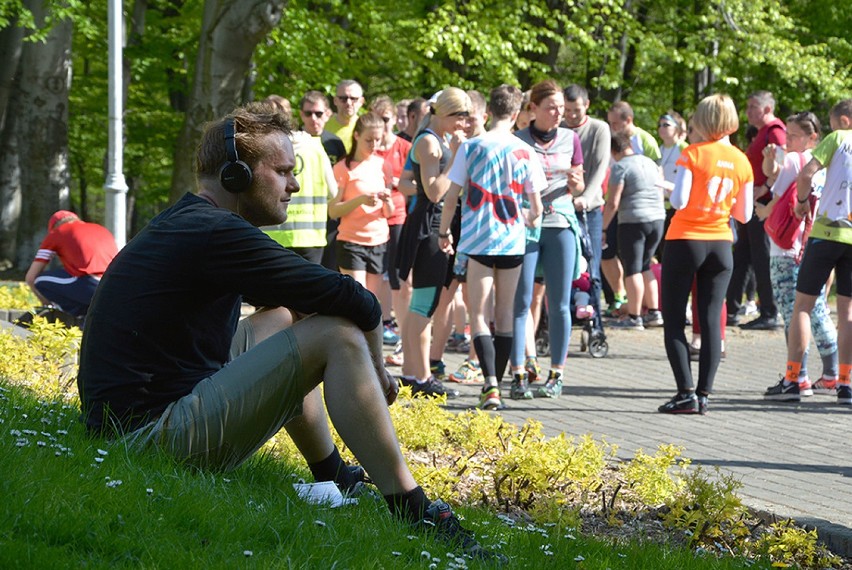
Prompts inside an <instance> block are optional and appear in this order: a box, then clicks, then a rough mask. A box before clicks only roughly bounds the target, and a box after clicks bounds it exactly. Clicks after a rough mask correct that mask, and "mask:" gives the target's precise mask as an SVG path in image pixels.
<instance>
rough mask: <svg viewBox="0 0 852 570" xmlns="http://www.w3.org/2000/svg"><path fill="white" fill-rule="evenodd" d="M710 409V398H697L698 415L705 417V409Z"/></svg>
mask: <svg viewBox="0 0 852 570" xmlns="http://www.w3.org/2000/svg"><path fill="white" fill-rule="evenodd" d="M709 407H710V398H708V397H707V396H698V413H699V414H701V415H702V416H704V415H707V408H709Z"/></svg>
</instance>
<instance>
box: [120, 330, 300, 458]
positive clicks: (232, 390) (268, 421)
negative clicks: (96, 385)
mask: <svg viewBox="0 0 852 570" xmlns="http://www.w3.org/2000/svg"><path fill="white" fill-rule="evenodd" d="M255 344H256V343H255V340H254V331H253V329H252V327H251V322H250V321H249V319H243V320H242V321H240V324H239V325H238V327H237V332H236V333H235V334H234V339H233V342H232V343H231V361H230V362H229V363H228V364H226V365H225V367H224V368H222V369H221V370H219V371H218V372H216V373H215V374H213V375H212V376H210V377H209V378H206V379H204V380H202V381H201V382H199V383H198V384H196V385H195V388H193V390H192V392H190V393H189V394H187V395H186V396H184V397H183V398H181V399H179V400H176V401H175V402H172V403H171V404H169V406H168V407H167V408H166V409H165V411H164V412H163V415H161V416H160V417H159V418H158V419H156V420H154V421H152V422H151V423H149V424H148V425H146V426H143V427H141V428H139V429H138V430H136V431H134V432H132V433H130V434H128V435H127V436H125V438H124V440H125V442H126V443H127V446H128V447H129V448H135V449H143V448H147V447H150V446H156V447H158V448H160V449H162V450H164V451H166V452H167V453H169V454H171V455H173V456H175V457H177V458H178V459H181V460H184V461H187V462H188V463H191V464H193V465H197V466H199V467H204V468H208V469H221V470H229V469H234V468H236V467H237V466H238V465H240V463H242V462H243V461H245V460H246V459H248V458H249V457H251V456H252V455H253V454H254V452H256V451H257V450H258V449H260V447H261V446H262V445H263V444H264V443H266V441H267V440H269V438H271V437H272V436H273V435H275V434H276V433H277V432H278V431H279V430H280V429H281V428H282V427H283V426H284V424H286V423H287V422H288V421H289V420H291V419H292V418H294V417H296V416H299V415H301V413H302V399H303V397H304V395H303V394H302V393H300V390H299V389H298V385H297V382H296V380H297V379H298V378H299V377H300V376H301V375H302V359H301V356H300V355H299V350H298V346H297V344H296V339H295V338H294V337H293V332H292V331H291V330H290V329H285V330H283V331H281V332H279V333H276V334H275V335H273V336H271V337H270V338H268V339H267V340H265V341H263V342H262V343H260V344H257V345H256V346H255Z"/></svg>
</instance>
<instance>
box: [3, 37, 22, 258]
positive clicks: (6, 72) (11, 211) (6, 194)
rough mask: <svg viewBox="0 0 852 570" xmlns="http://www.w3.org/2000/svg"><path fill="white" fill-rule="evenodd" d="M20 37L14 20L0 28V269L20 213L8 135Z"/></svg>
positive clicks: (13, 149)
mask: <svg viewBox="0 0 852 570" xmlns="http://www.w3.org/2000/svg"><path fill="white" fill-rule="evenodd" d="M23 38H24V30H23V28H21V27H19V26H17V25H14V22H12V23H11V24H10V25H9V26H8V27H6V28H4V29H2V30H0V53H2V54H3V57H2V58H0V271H3V270H6V269H9V268H10V267H11V266H12V260H13V259H14V257H15V238H16V235H17V232H18V220H19V217H20V215H21V180H20V171H19V168H18V161H17V156H18V155H17V149H16V145H15V139H14V137H13V136H12V133H13V132H14V128H15V120H14V114H10V113H8V109H9V107H10V103H11V101H12V99H13V95H14V89H15V87H16V85H17V82H18V76H17V74H18V65H19V63H20V60H21V47H22V40H23ZM7 117H8V119H7Z"/></svg>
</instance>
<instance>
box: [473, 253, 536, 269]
mask: <svg viewBox="0 0 852 570" xmlns="http://www.w3.org/2000/svg"><path fill="white" fill-rule="evenodd" d="M469 258H470V259H472V260H474V261H475V262H477V263H479V264H482V265H484V266H485V267H490V268H492V269H514V268H515V267H519V266H520V265H521V264H522V263H523V262H524V256H523V255H471V256H469Z"/></svg>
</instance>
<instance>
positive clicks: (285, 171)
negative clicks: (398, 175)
mask: <svg viewBox="0 0 852 570" xmlns="http://www.w3.org/2000/svg"><path fill="white" fill-rule="evenodd" d="M266 111H267V110H266V109H264V108H258V107H256V106H255V107H252V108H250V109H245V108H243V109H237V110H236V111H235V112H234V113H233V114H232V115H229V116H228V117H225V118H224V119H221V120H218V121H215V122H213V123H211V124H209V125H208V126H207V128H206V129H205V132H204V134H203V135H202V139H201V144H200V146H199V149H198V152H197V157H196V166H197V178H198V186H199V192H198V194H197V195H194V194H189V193H187V194H186V195H185V196H184V197H183V198H181V199H180V200H179V201H178V202H177V203H176V204H175V205H174V206H172V207H170V208H169V209H167V210H165V211H164V212H162V213H161V214H160V215H158V216H157V217H156V218H154V219H153V220H152V221H151V223H150V224H149V225H148V226H147V227H146V228H145V229H144V230H143V231H142V232H140V233H139V235H137V236H136V237H135V238H134V239H133V240H132V241H131V242H130V243H128V244H127V246H126V247H125V248H124V249H123V250H122V251H121V252H120V253H119V255H118V256H117V257H116V258H115V260H114V262H113V263H112V265H111V266H110V267H109V269H108V270H107V272H106V274H105V275H104V277H103V279H102V281H101V285H100V288H99V290H98V293H97V294H96V296H95V299H94V300H93V303H92V306H91V309H90V310H89V321H88V326H87V329H86V332H85V335H84V337H83V345H82V352H81V360H80V372H79V380H78V384H79V389H80V399H81V402H82V412H83V414H82V417H83V420H84V421H85V423H86V426H87V428H88V429H89V430H90V432H91V433H94V434H103V435H106V436H115V437H123V438H124V440H125V441H126V442H127V445H128V446H129V447H132V448H137V449H141V448H145V447H149V446H153V447H158V448H160V449H162V450H165V451H166V452H167V453H169V454H171V455H173V456H175V457H177V458H179V459H181V460H183V461H186V462H187V463H190V464H193V465H196V466H199V467H201V468H210V469H232V468H235V467H237V466H238V465H240V464H241V463H242V462H243V461H245V460H246V459H247V458H248V457H250V456H251V455H252V454H253V453H254V452H255V451H257V450H258V449H259V448H260V447H261V446H262V445H263V443H264V442H266V441H267V440H268V439H269V438H270V437H272V436H273V435H274V434H275V433H276V432H278V430H280V429H281V428H282V427H284V428H285V429H286V430H287V432H288V434H289V435H290V437H291V438H292V439H293V441H294V442H295V443H296V446H297V447H298V448H299V451H300V452H301V453H302V455H303V456H304V457H305V459H306V460H307V462H308V465H309V467H310V469H311V471H312V473H313V475H314V477H315V478H316V479H317V480H318V481H332V480H333V481H335V482H336V483H337V484H338V486H339V487H341V488H343V489H344V490H348V489H352V488H353V487H355V486H356V485H357V484H358V482H359V481H360V479H362V478H363V471H362V470H360V469H359V468H347V466H346V465H345V464H344V463H343V461H342V460H341V458H340V455H339V453H338V450H337V449H336V448H335V446H334V443H333V441H332V438H331V435H330V433H329V429H328V425H327V421H326V415H325V412H324V410H323V406H322V400H321V395H320V391H319V388H318V385H319V383H320V382H321V381H323V380H324V381H325V390H324V393H325V403H326V406H327V408H328V414H329V416H330V417H331V421H332V422H333V424H334V426H335V428H336V429H337V431H338V433H339V434H340V435H341V437H342V438H343V441H345V442H346V445H348V446H349V448H350V449H351V450H352V452H353V453H354V454H355V456H356V457H357V458H358V461H359V462H360V463H361V464H362V465H363V466H364V467H365V468H366V470H367V473H369V475H370V478H371V479H372V481H373V482H374V483H375V485H376V486H377V487H378V488H379V490H380V491H381V493H382V494H383V495H384V497H385V499H386V500H387V503H388V505H389V507H390V509H391V511H392V512H393V513H394V514H395V515H396V516H398V517H399V518H401V519H403V520H406V521H409V522H411V523H425V524H426V525H428V526H434V527H435V532H436V534H437V536H438V537H439V538H440V539H443V540H445V541H447V542H450V543H452V544H455V545H458V546H460V547H461V548H462V549H463V550H464V551H465V552H466V553H467V554H469V555H471V556H474V557H478V558H481V559H488V560H495V561H499V562H502V561H504V558H505V557H502V555H499V554H495V553H491V552H489V551H486V550H484V549H483V548H482V547H481V546H480V545H479V544H478V543H477V542H476V540H475V539H474V538H473V536H472V534H471V533H470V532H469V531H467V530H465V529H463V528H462V527H461V526H460V525H459V521H458V519H457V518H456V517H455V515H453V513H452V511H451V510H450V508H449V506H448V505H447V504H446V503H444V502H443V501H429V500H428V499H427V498H426V495H425V494H424V492H423V490H422V489H421V488H420V487H419V486H418V485H417V483H416V482H415V480H414V478H413V477H412V475H411V472H410V471H409V469H408V466H407V464H406V462H405V459H404V458H403V456H402V453H401V452H400V449H399V443H398V441H397V438H396V433H395V430H394V427H393V424H392V423H391V419H390V414H389V413H388V410H387V405H389V404H390V403H392V402H393V401H394V399H395V398H396V395H397V384H396V382H395V381H394V379H393V378H392V377H391V376H390V375H389V374H388V373H387V372H386V371H385V369H384V364H383V358H382V332H383V327H382V321H381V307H380V305H379V302H378V301H377V300H376V298H375V297H374V296H373V295H372V294H371V293H370V292H369V291H367V290H366V289H364V288H363V287H361V286H360V285H358V284H357V283H356V282H355V281H354V280H353V279H351V278H350V277H347V276H345V275H341V274H340V273H337V272H332V271H329V270H327V269H325V268H323V267H322V266H320V265H317V264H314V263H310V262H308V261H305V260H304V259H303V258H301V257H299V256H298V255H296V254H294V253H292V252H290V251H288V250H286V249H284V248H283V247H281V246H280V245H279V244H278V243H276V242H275V241H273V240H272V239H270V238H269V237H268V236H266V235H265V234H264V233H263V232H261V231H260V230H259V229H258V226H263V225H276V224H280V223H282V222H283V221H284V220H285V219H286V217H287V204H288V202H289V201H290V198H291V195H292V194H294V193H295V192H298V191H299V185H298V183H297V182H296V180H295V178H294V176H293V170H294V168H295V167H296V159H295V156H294V152H293V145H292V143H291V141H290V139H289V135H290V127H289V124H288V121H287V119H286V118H285V117H284V116H283V115H280V114H275V113H273V112H272V110H268V111H269V113H268V114H267V112H266ZM243 161H244V162H243ZM244 297H245V298H248V299H251V300H252V301H253V302H254V303H256V304H258V305H259V306H263V307H268V308H267V309H262V310H260V311H258V312H257V313H255V314H253V315H251V316H250V317H247V318H245V319H243V320H241V321H240V320H239V316H240V304H241V301H242V299H243V298H244ZM285 307H286V308H285ZM305 314H312V316H310V317H307V318H303V319H301V320H300V319H299V317H298V316H299V315H305Z"/></svg>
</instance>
